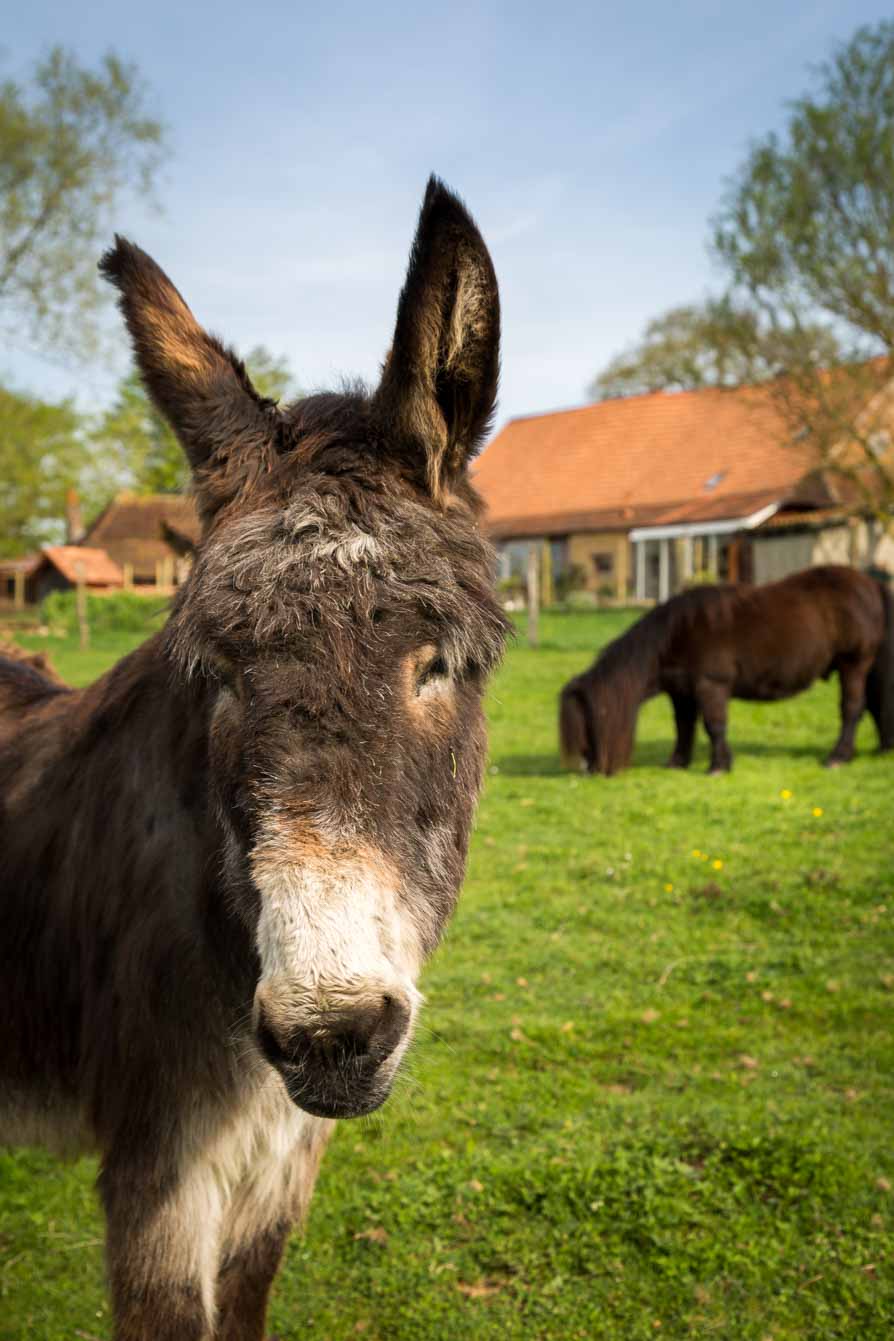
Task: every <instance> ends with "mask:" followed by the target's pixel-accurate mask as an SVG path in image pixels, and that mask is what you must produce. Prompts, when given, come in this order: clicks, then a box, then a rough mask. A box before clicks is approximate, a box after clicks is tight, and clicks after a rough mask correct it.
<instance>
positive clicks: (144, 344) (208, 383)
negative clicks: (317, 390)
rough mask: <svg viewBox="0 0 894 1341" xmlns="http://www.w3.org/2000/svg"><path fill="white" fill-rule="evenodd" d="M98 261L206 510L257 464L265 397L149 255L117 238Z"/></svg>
mask: <svg viewBox="0 0 894 1341" xmlns="http://www.w3.org/2000/svg"><path fill="white" fill-rule="evenodd" d="M99 268H100V270H101V272H102V274H103V275H104V276H105V278H106V279H108V280H109V281H110V282H111V283H112V284H114V285H115V286H116V288H117V289H118V290H119V292H120V295H121V296H120V299H119V305H120V307H121V311H122V312H123V313H124V319H125V321H126V322H127V327H128V330H129V331H130V335H131V339H132V341H133V347H134V353H135V355H136V359H137V363H138V365H139V369H140V373H141V374H142V378H143V381H144V383H145V385H146V389H147V391H148V392H149V394H150V395H151V397H152V399H153V400H154V401H155V404H156V405H157V406H158V408H159V410H160V411H161V413H162V414H163V415H164V417H165V418H166V419H167V421H168V423H169V424H170V425H171V427H172V428H173V429H174V432H175V433H176V434H177V437H178V438H179V439H180V443H181V445H182V447H183V450H184V452H185V453H186V456H187V459H188V460H189V463H190V465H191V466H192V468H193V471H194V472H195V473H196V476H197V483H198V485H199V496H200V503H201V504H202V506H203V509H204V511H205V513H206V515H207V514H208V513H209V512H213V511H214V510H215V508H216V507H217V506H219V505H220V504H221V503H222V502H224V501H226V500H227V498H228V497H231V496H232V495H233V494H234V493H236V492H238V490H239V488H240V487H241V484H242V483H243V482H244V481H245V479H246V478H248V477H251V476H252V475H254V474H255V473H257V471H258V470H259V469H262V468H263V464H262V463H263V460H264V459H265V458H266V456H267V454H268V452H269V450H270V446H271V444H272V440H273V437H274V433H275V429H274V425H273V422H272V412H273V406H272V402H270V401H266V400H264V399H263V398H262V397H261V396H259V395H258V393H257V392H256V391H255V389H254V387H253V386H252V384H251V381H250V380H249V377H248V374H247V373H246V371H245V367H244V366H243V364H242V363H241V362H240V360H239V359H237V358H236V356H235V355H234V354H233V353H231V351H230V350H228V349H226V348H225V347H224V346H223V345H222V344H221V342H220V341H219V340H217V339H215V337H214V336H212V335H208V333H207V332H206V331H204V330H203V329H202V327H201V326H200V325H199V323H198V322H197V321H196V319H195V317H194V316H193V314H192V312H190V310H189V308H188V307H187V305H186V303H185V302H184V301H183V299H182V297H181V296H180V294H179V293H178V292H177V290H176V289H175V288H174V285H173V284H172V283H171V281H170V280H169V279H168V277H167V275H166V274H165V273H164V271H163V270H162V269H161V268H160V267H159V266H157V265H156V264H155V262H154V261H153V260H152V257H151V256H147V255H146V253H145V252H144V251H141V250H140V248H139V247H137V246H135V245H134V244H133V243H132V242H128V241H127V240H126V239H125V238H122V237H116V238H115V246H114V247H113V248H112V249H111V251H108V252H106V254H105V256H103V258H102V260H101V261H100V263H99Z"/></svg>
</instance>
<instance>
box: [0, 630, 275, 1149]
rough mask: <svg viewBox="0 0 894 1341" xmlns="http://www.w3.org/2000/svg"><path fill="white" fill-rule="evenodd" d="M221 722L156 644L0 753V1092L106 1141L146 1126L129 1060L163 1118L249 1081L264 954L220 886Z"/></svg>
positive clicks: (28, 725)
mask: <svg viewBox="0 0 894 1341" xmlns="http://www.w3.org/2000/svg"><path fill="white" fill-rule="evenodd" d="M210 709H211V703H210V696H209V695H208V692H207V690H205V689H203V688H202V687H201V686H198V687H196V688H195V689H193V688H191V687H190V686H189V685H186V684H183V683H182V682H180V683H179V684H178V682H177V680H176V678H175V677H174V676H173V675H172V673H171V669H170V666H169V665H168V664H167V663H166V661H165V659H164V657H163V655H162V650H161V640H160V638H154V639H151V640H150V641H149V642H148V643H146V644H144V645H143V646H142V647H141V648H139V649H138V650H137V651H136V652H134V653H132V654H131V655H130V656H129V657H125V658H124V660H123V661H121V662H119V663H118V665H117V666H115V667H114V669H113V670H111V671H110V672H109V673H108V674H107V675H106V676H104V677H103V678H102V679H101V680H98V681H97V682H96V683H95V684H93V685H91V686H90V687H89V688H88V689H85V690H82V691H79V692H71V693H60V694H56V695H48V696H47V697H46V698H45V699H44V700H43V701H42V702H37V703H35V704H33V705H32V706H31V707H30V708H29V709H28V710H27V711H26V712H25V713H23V714H22V715H21V721H20V723H18V725H17V729H16V730H15V734H14V736H13V737H12V739H11V740H9V739H8V740H7V744H6V745H5V746H3V745H2V744H0V794H2V795H3V798H4V805H3V807H0V854H2V861H0V982H3V983H4V984H6V985H7V987H8V995H7V1002H8V1010H9V1011H10V1012H11V1016H12V1018H11V1019H10V1021H9V1022H8V1023H9V1027H8V1028H7V1029H6V1030H5V1031H3V1032H0V1078H2V1077H4V1076H5V1077H7V1079H8V1080H10V1083H12V1085H13V1089H14V1090H15V1089H16V1087H18V1091H19V1092H21V1093H23V1094H26V1095H31V1096H32V1098H31V1100H29V1101H28V1102H32V1106H33V1102H35V1100H34V1096H35V1095H36V1096H37V1098H38V1100H39V1103H46V1104H49V1103H50V1102H51V1098H50V1097H46V1096H52V1095H54V1094H56V1095H58V1094H66V1095H67V1096H68V1100H67V1101H68V1102H71V1101H73V1100H75V1099H77V1103H78V1105H80V1106H81V1107H82V1108H84V1110H85V1111H89V1112H90V1113H91V1120H92V1122H93V1124H94V1127H95V1130H96V1131H97V1132H99V1131H100V1130H102V1131H104V1132H105V1133H106V1134H107V1136H108V1139H111V1135H110V1133H113V1132H114V1131H116V1130H118V1128H119V1127H121V1128H122V1129H123V1128H124V1127H126V1125H127V1123H128V1122H132V1121H133V1120H134V1107H133V1104H134V1100H133V1096H132V1095H129V1094H125V1093H124V1092H123V1090H122V1085H121V1076H120V1074H119V1073H120V1072H121V1066H122V1064H121V1052H120V1049H121V1048H122V1047H124V1048H125V1049H126V1051H127V1061H128V1065H129V1066H130V1068H131V1071H130V1074H131V1075H132V1076H136V1077H139V1076H141V1075H144V1074H145V1075H152V1076H153V1077H155V1080H154V1083H155V1084H156V1086H157V1087H158V1089H159V1093H160V1094H161V1095H162V1098H161V1100H159V1102H168V1100H169V1099H170V1098H171V1095H170V1094H169V1092H168V1091H169V1089H170V1087H171V1086H174V1087H176V1086H180V1089H181V1090H182V1089H184V1088H188V1087H189V1086H190V1085H193V1084H194V1083H196V1082H195V1077H204V1081H205V1083H206V1084H211V1086H212V1088H213V1089H214V1090H215V1092H216V1093H219V1094H224V1093H227V1092H228V1087H229V1088H231V1087H232V1085H233V1084H234V1083H235V1082H234V1075H235V1071H234V1066H235V1062H234V1052H233V1040H234V1038H235V1036H236V1033H237V1031H238V1029H239V1028H240V1027H243V1028H244V1021H245V1020H246V1019H248V1018H249V1015H250V1008H251V1000H252V994H253V990H254V982H255V980H256V977H257V972H256V955H255V951H254V947H253V944H252V942H251V938H250V936H249V933H248V930H247V928H246V926H245V925H244V924H243V923H242V922H241V921H240V920H239V919H238V918H237V916H236V914H235V913H234V912H233V910H232V907H231V905H230V901H229V900H228V898H227V897H226V895H225V893H224V892H223V891H222V890H221V889H220V886H219V881H220V879H221V866H222V862H221V855H222V853H221V848H222V841H223V840H222V834H221V830H220V827H219V823H218V821H217V820H216V818H215V811H214V806H213V805H212V803H211V800H210V797H209V786H208V722H209V716H210ZM185 1020H187V1021H188V1025H189V1027H188V1029H185V1028H184V1021H185ZM47 1022H52V1028H50V1027H49V1026H48V1025H47ZM240 1022H242V1023H241V1024H240ZM122 1040H124V1041H123V1042H122ZM138 1054H139V1055H138ZM165 1086H167V1087H168V1089H165ZM0 1089H2V1080H0ZM141 1094H142V1091H141ZM109 1095H113V1096H114V1095H120V1096H123V1097H122V1098H121V1104H120V1105H119V1107H118V1108H114V1106H113V1108H108V1107H107V1102H108V1096H109ZM40 1096H45V1097H44V1098H41V1097H40ZM78 1096H79V1097H78ZM166 1096H167V1097H166ZM171 1101H172V1100H171ZM53 1102H55V1101H53ZM145 1102H146V1100H145V1095H144V1094H143V1095H142V1097H141V1098H140V1099H139V1101H138V1102H137V1108H139V1104H140V1103H143V1104H144V1103H145ZM122 1124H123V1125H122ZM103 1139H106V1138H105V1137H103Z"/></svg>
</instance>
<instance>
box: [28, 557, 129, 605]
mask: <svg viewBox="0 0 894 1341" xmlns="http://www.w3.org/2000/svg"><path fill="white" fill-rule="evenodd" d="M79 582H83V584H84V586H85V587H86V588H87V590H88V591H92V592H103V591H114V590H116V589H117V588H119V587H123V586H124V574H123V573H122V571H121V569H120V568H119V567H118V565H117V564H116V563H115V562H114V560H113V559H111V558H110V557H109V555H108V554H106V552H105V550H103V549H91V548H89V547H87V546H84V545H47V546H46V547H45V548H44V549H43V550H42V551H41V554H40V557H39V559H38V561H37V563H36V565H35V566H34V568H33V570H32V571H31V573H30V574H29V575H28V576H27V577H26V579H25V599H26V601H27V602H28V603H29V604H33V605H37V604H39V603H40V602H41V601H42V600H44V598H45V597H47V596H49V595H50V593H51V592H54V591H73V590H74V589H75V588H76V587H77V585H78V583H79Z"/></svg>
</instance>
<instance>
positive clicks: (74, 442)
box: [0, 387, 85, 555]
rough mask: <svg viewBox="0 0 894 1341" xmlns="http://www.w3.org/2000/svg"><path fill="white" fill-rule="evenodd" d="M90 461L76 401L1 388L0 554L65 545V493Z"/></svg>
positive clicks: (21, 552) (19, 552)
mask: <svg viewBox="0 0 894 1341" xmlns="http://www.w3.org/2000/svg"><path fill="white" fill-rule="evenodd" d="M84 462H85V448H84V443H83V440H82V438H81V436H80V433H79V420H78V415H77V413H76V412H75V409H74V406H73V405H72V404H71V402H69V401H63V402H61V403H60V404H51V403H48V402H46V401H41V400H38V399H37V397H36V396H28V395H25V394H23V393H18V392H15V391H9V390H6V389H5V388H4V387H0V554H2V555H15V554H24V553H26V552H27V551H28V550H32V549H36V548H37V547H38V546H40V545H41V544H44V543H49V542H56V543H58V542H59V541H61V540H62V538H63V518H64V516H65V493H66V490H67V489H68V488H69V486H70V485H71V484H72V483H73V482H74V481H75V480H76V479H77V478H78V476H79V474H80V472H81V470H82V468H83V466H84Z"/></svg>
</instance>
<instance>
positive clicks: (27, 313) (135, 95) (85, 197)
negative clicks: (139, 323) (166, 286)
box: [0, 47, 163, 354]
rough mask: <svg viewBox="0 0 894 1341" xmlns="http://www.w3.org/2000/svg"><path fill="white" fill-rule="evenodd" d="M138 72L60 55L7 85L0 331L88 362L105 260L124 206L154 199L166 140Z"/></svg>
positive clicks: (3, 95)
mask: <svg viewBox="0 0 894 1341" xmlns="http://www.w3.org/2000/svg"><path fill="white" fill-rule="evenodd" d="M145 101H146V95H145V91H144V89H143V87H142V85H141V82H140V79H139V76H138V72H137V70H136V67H135V66H133V65H130V64H127V63H126V62H124V61H122V60H120V59H119V57H117V56H116V55H114V54H113V53H111V52H110V53H109V54H108V55H106V56H105V57H104V58H103V60H102V61H101V62H100V65H99V67H98V69H95V70H91V69H85V68H83V67H82V66H80V65H79V64H78V63H77V60H76V58H75V56H74V55H73V54H72V53H71V52H70V51H66V50H65V49H63V48H62V47H54V48H53V50H52V51H51V52H50V53H49V55H48V56H47V58H46V59H45V60H44V61H42V62H41V63H40V64H39V65H38V66H37V67H36V69H35V71H34V74H33V77H32V79H31V81H30V83H28V84H27V85H22V84H18V83H16V82H14V81H13V80H7V81H6V82H5V83H4V84H2V85H0V321H2V323H3V325H4V326H5V327H6V328H7V329H8V331H9V332H10V333H14V334H15V335H16V337H21V336H22V335H23V334H24V335H25V336H26V337H27V338H30V339H33V340H38V341H41V342H55V343H59V342H62V343H66V344H67V345H68V346H69V347H70V348H72V349H74V350H76V351H77V352H78V353H79V354H83V352H84V350H85V347H88V346H89V343H90V337H91V336H92V335H93V334H94V331H95V325H94V313H95V311H96V308H97V306H98V303H99V301H100V282H99V278H98V274H97V270H96V258H97V254H98V252H99V251H100V250H101V244H102V243H103V242H104V241H106V240H107V239H106V235H107V233H108V228H109V224H110V220H111V217H112V214H113V212H114V209H115V206H116V204H117V203H118V201H119V199H120V197H121V196H122V195H123V194H126V193H128V192H137V193H141V194H144V193H146V192H147V191H148V190H150V188H151V185H152V182H153V179H154V176H155V173H156V170H157V168H158V166H159V163H160V160H161V158H162V154H163V136H162V128H161V126H160V125H159V123H158V122H157V121H156V120H154V119H153V118H151V117H149V116H147V114H146V111H145Z"/></svg>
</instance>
